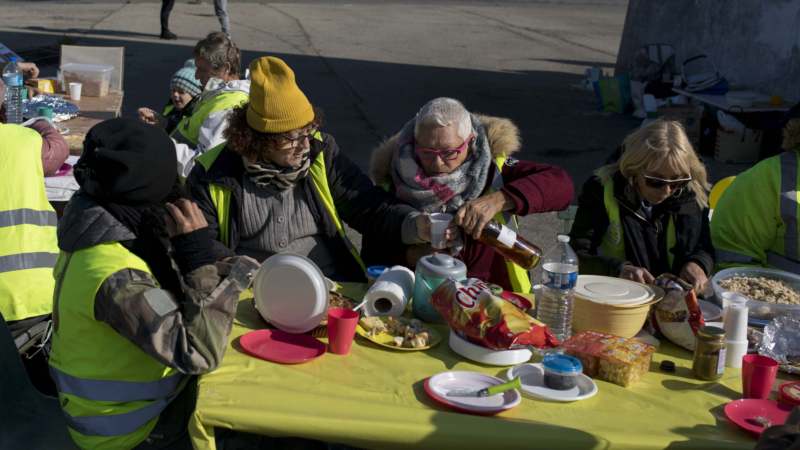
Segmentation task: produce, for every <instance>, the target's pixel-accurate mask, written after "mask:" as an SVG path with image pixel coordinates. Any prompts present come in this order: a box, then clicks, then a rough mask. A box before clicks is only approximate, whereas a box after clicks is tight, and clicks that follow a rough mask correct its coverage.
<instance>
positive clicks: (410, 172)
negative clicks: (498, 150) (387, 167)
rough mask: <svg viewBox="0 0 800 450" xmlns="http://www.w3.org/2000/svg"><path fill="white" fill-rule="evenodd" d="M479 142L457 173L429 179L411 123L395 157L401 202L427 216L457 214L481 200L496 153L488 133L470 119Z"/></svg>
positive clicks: (401, 132)
mask: <svg viewBox="0 0 800 450" xmlns="http://www.w3.org/2000/svg"><path fill="white" fill-rule="evenodd" d="M470 117H471V119H472V132H473V134H474V135H475V141H474V142H473V143H472V145H470V147H469V149H468V150H467V151H468V152H469V155H468V156H467V159H466V160H464V162H463V163H462V164H461V165H460V166H459V167H458V168H457V169H456V170H454V171H453V172H451V173H448V174H446V175H439V176H428V175H426V174H425V171H424V170H423V169H422V167H421V166H420V165H419V163H418V162H417V159H416V155H415V152H414V124H415V119H411V120H410V121H409V122H408V123H406V125H405V126H404V127H403V129H402V130H401V131H400V136H399V139H398V142H399V145H398V147H397V149H395V153H394V155H393V157H392V181H393V182H394V186H395V189H396V195H397V198H398V199H400V200H402V201H403V202H405V203H408V204H409V205H411V206H413V207H414V208H416V209H418V210H420V211H425V212H440V211H445V212H450V213H452V212H455V211H457V210H458V209H459V208H460V207H461V206H462V205H463V204H464V203H465V202H467V201H469V200H473V199H476V198H478V196H480V195H481V192H483V189H484V187H485V186H486V178H487V177H488V174H489V168H490V166H491V162H492V161H491V159H492V152H491V150H490V148H489V140H488V139H487V137H486V130H485V129H484V128H483V125H482V124H481V123H480V121H479V120H478V119H477V118H476V117H475V116H474V115H470Z"/></svg>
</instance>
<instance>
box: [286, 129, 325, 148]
mask: <svg viewBox="0 0 800 450" xmlns="http://www.w3.org/2000/svg"><path fill="white" fill-rule="evenodd" d="M318 131H319V129H318V128H317V127H316V126H309V127H306V128H304V129H302V130H300V131H298V132H297V133H295V134H281V135H278V136H275V142H276V143H277V144H278V147H279V148H282V149H286V148H295V147H297V146H298V145H299V144H300V143H302V142H303V141H304V140H306V139H308V140H311V139H312V138H313V137H314V135H315V134H317V132H318Z"/></svg>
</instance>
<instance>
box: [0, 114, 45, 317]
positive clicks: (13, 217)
mask: <svg viewBox="0 0 800 450" xmlns="http://www.w3.org/2000/svg"><path fill="white" fill-rule="evenodd" d="M41 152H42V137H41V136H40V135H39V133H37V132H36V131H34V130H32V129H30V128H26V127H22V126H20V125H11V124H0V160H2V165H3V166H2V167H3V177H2V179H0V312H2V314H3V317H4V318H5V320H6V321H8V322H12V321H17V320H22V319H27V318H29V317H35V316H41V315H44V314H49V313H50V312H51V311H52V310H53V288H54V286H55V280H54V279H53V265H54V264H55V262H56V258H57V257H58V243H57V238H56V221H57V220H56V214H55V211H54V210H53V207H52V206H51V205H50V202H49V201H48V200H47V193H46V191H45V187H44V169H43V168H42V153H41Z"/></svg>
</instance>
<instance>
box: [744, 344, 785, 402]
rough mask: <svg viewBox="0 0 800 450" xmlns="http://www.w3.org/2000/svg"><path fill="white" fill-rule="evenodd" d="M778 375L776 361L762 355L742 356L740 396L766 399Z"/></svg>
mask: <svg viewBox="0 0 800 450" xmlns="http://www.w3.org/2000/svg"><path fill="white" fill-rule="evenodd" d="M777 375H778V361H775V360H774V359H772V358H770V357H768V356H762V355H755V354H750V355H744V356H743V357H742V398H760V399H766V398H768V397H769V393H770V392H771V391H772V385H773V384H775V377H776V376H777Z"/></svg>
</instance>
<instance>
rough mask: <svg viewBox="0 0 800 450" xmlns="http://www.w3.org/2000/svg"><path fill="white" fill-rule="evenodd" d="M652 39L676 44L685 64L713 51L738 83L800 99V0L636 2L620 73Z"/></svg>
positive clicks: (718, 63)
mask: <svg viewBox="0 0 800 450" xmlns="http://www.w3.org/2000/svg"><path fill="white" fill-rule="evenodd" d="M649 43H665V44H670V45H672V46H673V47H674V48H675V51H676V53H677V61H678V63H679V64H680V63H682V62H683V60H684V59H686V58H687V57H691V56H693V55H696V54H699V53H705V54H707V55H708V56H709V57H710V58H711V59H712V61H713V62H714V64H716V66H717V69H718V70H719V71H720V72H721V73H722V74H723V75H724V76H725V77H726V78H727V79H728V81H730V82H731V83H732V84H734V85H735V86H736V87H739V86H741V87H744V88H751V89H755V90H757V91H759V92H763V93H765V94H769V95H781V96H783V97H784V98H786V99H794V100H800V1H798V0H725V1H717V0H669V1H661V0H630V3H629V4H628V14H627V17H626V19H625V29H624V31H623V36H622V42H621V43H620V49H619V53H618V55H617V66H616V69H617V71H618V72H619V71H627V70H628V68H629V67H630V64H631V62H632V60H633V56H634V54H635V53H636V51H637V50H638V49H639V47H641V46H642V45H644V44H649Z"/></svg>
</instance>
